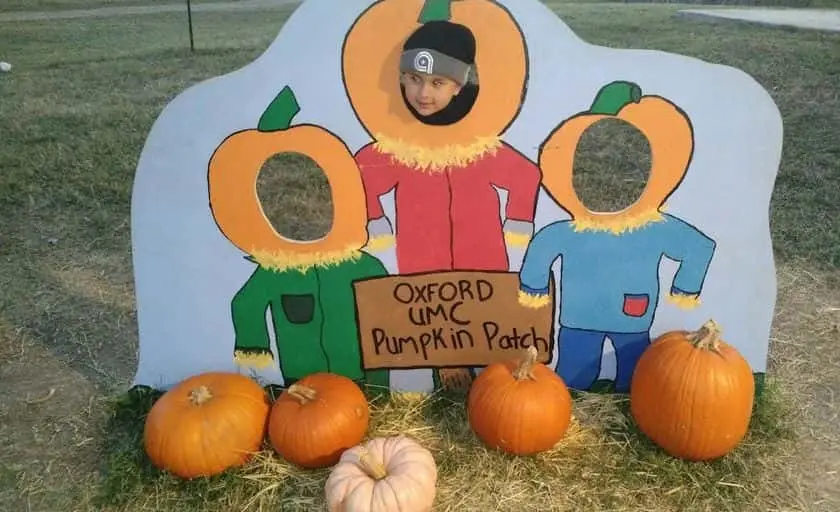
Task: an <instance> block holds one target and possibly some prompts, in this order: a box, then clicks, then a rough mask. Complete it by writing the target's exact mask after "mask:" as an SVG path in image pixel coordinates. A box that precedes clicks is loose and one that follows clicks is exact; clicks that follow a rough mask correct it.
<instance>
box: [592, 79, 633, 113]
mask: <svg viewBox="0 0 840 512" xmlns="http://www.w3.org/2000/svg"><path fill="white" fill-rule="evenodd" d="M641 99H642V88H641V87H639V85H638V84H635V83H633V82H625V81H622V80H617V81H615V82H610V83H608V84H607V85H605V86H604V87H602V88H601V90H600V91H598V94H596V95H595V101H593V102H592V105H591V106H590V107H589V113H591V114H601V115H605V116H614V115H617V114H618V112H619V111H620V110H621V109H622V108H624V107H625V106H626V105H629V104H630V103H638V102H639V101H640V100H641Z"/></svg>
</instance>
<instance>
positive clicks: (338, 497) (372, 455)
mask: <svg viewBox="0 0 840 512" xmlns="http://www.w3.org/2000/svg"><path fill="white" fill-rule="evenodd" d="M325 488H326V494H327V506H328V509H329V511H330V512H394V511H397V510H399V511H400V512H428V511H430V510H431V509H432V504H433V503H434V501H435V492H436V489H437V464H436V463H435V459H434V457H432V454H431V453H430V452H429V450H427V449H425V448H423V447H422V446H420V445H419V444H417V442H415V441H413V440H411V439H409V438H408V437H405V436H393V437H377V438H374V439H371V440H370V441H368V442H367V443H364V444H361V445H358V446H354V447H353V448H350V449H349V450H347V451H345V452H344V453H343V454H342V455H341V459H340V460H339V461H338V464H336V465H335V467H333V469H332V472H331V473H330V476H329V478H328V479H327V483H326V486H325Z"/></svg>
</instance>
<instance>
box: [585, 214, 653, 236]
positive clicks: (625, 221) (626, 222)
mask: <svg viewBox="0 0 840 512" xmlns="http://www.w3.org/2000/svg"><path fill="white" fill-rule="evenodd" d="M660 221H662V212H661V211H659V210H649V211H646V212H643V213H640V214H638V215H633V216H630V215H621V214H612V215H603V216H600V215H595V216H593V215H588V216H585V217H581V218H579V219H574V220H572V221H571V222H572V228H573V229H574V230H575V231H577V232H580V231H610V232H612V233H613V234H615V235H620V234H621V233H625V232H627V231H633V230H635V229H639V228H642V227H644V226H646V225H648V224H650V223H652V222H660Z"/></svg>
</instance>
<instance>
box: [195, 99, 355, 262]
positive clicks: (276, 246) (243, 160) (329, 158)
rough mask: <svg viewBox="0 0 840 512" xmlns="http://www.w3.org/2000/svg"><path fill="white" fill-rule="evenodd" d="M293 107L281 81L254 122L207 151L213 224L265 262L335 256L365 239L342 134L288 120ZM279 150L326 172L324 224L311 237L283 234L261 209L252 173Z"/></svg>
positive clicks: (352, 163)
mask: <svg viewBox="0 0 840 512" xmlns="http://www.w3.org/2000/svg"><path fill="white" fill-rule="evenodd" d="M298 111H299V107H298V104H297V100H296V99H295V96H294V93H293V92H292V91H291V89H290V88H288V87H286V88H284V89H283V90H282V91H281V92H280V94H278V95H277V98H275V100H274V101H273V102H272V104H271V105H270V106H269V109H268V110H267V111H266V114H264V116H263V119H261V121H260V127H258V128H256V129H248V130H242V131H239V132H236V133H234V134H232V135H230V136H229V137H227V138H226V139H225V140H224V141H223V142H222V143H221V144H220V145H219V147H218V148H217V149H216V151H215V152H214V153H213V156H212V157H211V159H210V165H209V169H208V185H209V194H210V205H211V209H212V212H213V217H214V218H215V219H216V223H217V224H218V226H219V229H220V230H221V231H222V232H223V233H224V234H225V236H226V237H227V238H228V239H230V241H231V242H232V243H233V244H234V245H235V246H236V247H238V248H239V249H241V250H242V251H244V252H245V253H247V254H250V255H252V256H254V257H255V258H256V259H257V261H258V262H259V263H265V264H266V266H269V267H288V266H307V265H309V264H311V263H313V262H316V261H323V260H330V259H336V258H340V257H341V256H342V255H346V253H347V252H352V251H358V250H359V249H361V248H362V246H364V245H365V243H366V242H367V231H366V225H367V210H366V205H365V193H364V187H363V186H362V178H361V175H360V174H359V168H358V166H357V165H356V161H355V160H354V159H353V155H352V154H351V153H350V150H349V149H348V148H347V146H346V145H345V144H344V142H342V141H341V140H340V139H339V138H338V137H336V136H335V135H333V134H332V133H331V132H329V131H327V130H325V129H323V128H321V127H319V126H314V125H309V124H300V125H295V126H291V125H290V124H291V121H292V118H293V117H294V116H295V114H297V112H298ZM285 152H295V153H301V154H303V155H306V156H308V157H310V158H312V159H313V160H314V161H315V163H317V164H318V166H319V167H320V168H321V170H323V171H324V173H325V174H326V176H327V180H328V182H329V186H330V193H331V195H332V203H333V219H332V228H331V229H330V232H329V233H327V235H326V236H324V237H323V238H321V239H319V240H312V241H297V240H289V239H287V238H284V237H283V236H281V235H280V234H279V233H277V231H276V230H275V229H274V227H273V226H272V225H271V222H270V221H269V220H268V218H267V217H266V216H265V212H264V210H263V208H262V204H261V203H260V200H259V196H258V195H257V192H256V191H257V178H259V175H260V171H261V170H262V166H263V164H264V163H265V162H266V160H268V159H269V158H270V157H271V156H273V155H275V154H279V153H285Z"/></svg>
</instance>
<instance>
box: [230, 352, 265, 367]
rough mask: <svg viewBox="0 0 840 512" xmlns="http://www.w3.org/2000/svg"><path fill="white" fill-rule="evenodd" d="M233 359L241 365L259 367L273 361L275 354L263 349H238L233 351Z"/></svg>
mask: <svg viewBox="0 0 840 512" xmlns="http://www.w3.org/2000/svg"><path fill="white" fill-rule="evenodd" d="M233 361H234V362H235V363H236V364H237V365H239V366H245V367H249V368H257V369H259V368H265V367H267V366H269V365H270V364H271V363H273V362H274V355H272V353H271V352H270V351H263V350H236V351H234V353H233Z"/></svg>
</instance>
